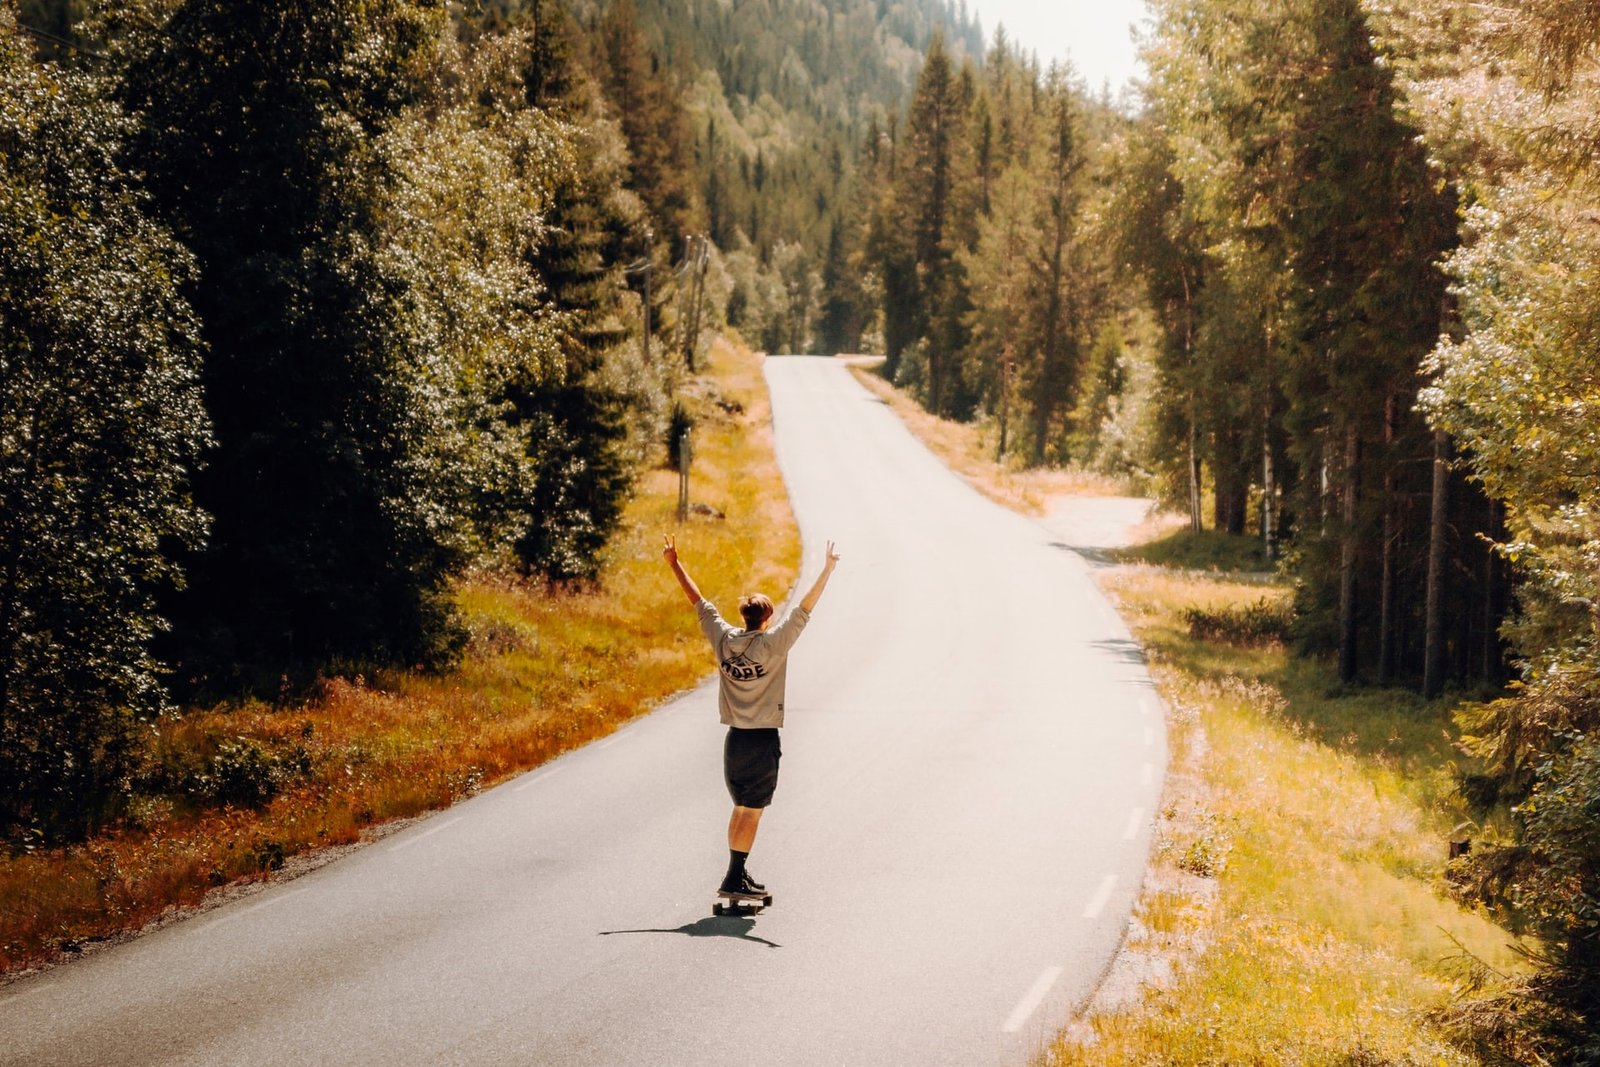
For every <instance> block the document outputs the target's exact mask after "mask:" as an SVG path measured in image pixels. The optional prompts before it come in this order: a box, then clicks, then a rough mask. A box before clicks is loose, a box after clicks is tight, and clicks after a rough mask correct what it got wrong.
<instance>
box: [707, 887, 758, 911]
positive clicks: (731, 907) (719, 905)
mask: <svg viewBox="0 0 1600 1067" xmlns="http://www.w3.org/2000/svg"><path fill="white" fill-rule="evenodd" d="M717 896H719V897H721V898H722V899H721V900H719V901H717V902H716V903H715V904H713V905H711V914H713V915H757V914H759V913H760V911H761V909H762V908H770V907H772V894H771V893H761V894H756V893H730V892H727V891H726V890H722V889H719V890H717Z"/></svg>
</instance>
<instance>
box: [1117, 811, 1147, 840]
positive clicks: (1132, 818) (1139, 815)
mask: <svg viewBox="0 0 1600 1067" xmlns="http://www.w3.org/2000/svg"><path fill="white" fill-rule="evenodd" d="M1143 824H1144V809H1143V808H1134V809H1133V810H1132V811H1130V812H1129V813H1128V828H1127V829H1126V830H1124V831H1122V839H1123V840H1124V841H1132V840H1133V839H1134V838H1136V837H1138V836H1139V827H1140V826H1142V825H1143Z"/></svg>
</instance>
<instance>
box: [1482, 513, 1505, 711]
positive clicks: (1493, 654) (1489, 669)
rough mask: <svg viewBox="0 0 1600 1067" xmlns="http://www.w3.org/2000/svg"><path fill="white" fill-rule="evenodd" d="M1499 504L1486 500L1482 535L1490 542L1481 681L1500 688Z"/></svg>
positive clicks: (1485, 574) (1485, 568) (1485, 578)
mask: <svg viewBox="0 0 1600 1067" xmlns="http://www.w3.org/2000/svg"><path fill="white" fill-rule="evenodd" d="M1500 508H1501V505H1500V502H1499V501H1497V500H1495V499H1493V498H1492V497H1491V498H1489V522H1488V524H1487V526H1486V527H1485V528H1484V534H1485V536H1486V537H1487V538H1488V540H1489V544H1487V545H1485V546H1484V548H1485V552H1484V558H1483V681H1484V682H1485V683H1486V684H1488V685H1500V684H1501V683H1503V682H1504V681H1505V674H1504V667H1505V656H1504V654H1503V653H1502V650H1501V647H1500V613H1501V610H1502V608H1501V605H1502V604H1503V603H1504V601H1503V600H1502V598H1501V582H1502V577H1501V576H1502V574H1503V573H1504V568H1502V567H1501V565H1500V553H1499V551H1497V549H1496V547H1495V546H1496V545H1498V544H1499V542H1500V538H1501V537H1502V536H1503V535H1504V534H1503V531H1502V529H1501V515H1500Z"/></svg>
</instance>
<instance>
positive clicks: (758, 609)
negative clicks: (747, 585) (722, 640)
mask: <svg viewBox="0 0 1600 1067" xmlns="http://www.w3.org/2000/svg"><path fill="white" fill-rule="evenodd" d="M739 615H740V617H741V618H743V619H744V628H745V629H746V630H759V629H761V624H762V623H764V622H766V621H767V620H768V619H770V618H772V601H771V600H769V599H767V595H766V594H765V593H754V594H752V595H750V596H747V597H745V598H744V599H743V600H741V601H739Z"/></svg>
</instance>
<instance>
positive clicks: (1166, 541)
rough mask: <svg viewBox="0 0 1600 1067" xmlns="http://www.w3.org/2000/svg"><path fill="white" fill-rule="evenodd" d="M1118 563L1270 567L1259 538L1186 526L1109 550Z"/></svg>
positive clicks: (1193, 567) (1241, 569)
mask: <svg viewBox="0 0 1600 1067" xmlns="http://www.w3.org/2000/svg"><path fill="white" fill-rule="evenodd" d="M1111 557H1112V559H1113V560H1115V561H1117V562H1119V563H1148V564H1151V565H1153V566H1157V567H1181V568H1184V569H1187V570H1197V571H1218V572H1223V573H1240V572H1260V571H1270V570H1272V564H1271V563H1269V562H1268V561H1267V554H1266V552H1265V550H1264V549H1263V548H1262V545H1261V541H1260V539H1259V538H1254V537H1239V536H1235V535H1233V534H1227V533H1221V532H1218V531H1216V530H1201V531H1200V532H1199V533H1196V532H1194V531H1193V530H1190V529H1189V528H1188V527H1183V528H1182V529H1178V530H1174V531H1172V532H1170V533H1168V534H1166V535H1164V536H1161V537H1158V538H1156V539H1155V540H1153V541H1149V542H1146V543H1144V544H1141V545H1134V546H1132V547H1129V548H1122V549H1117V550H1116V551H1115V552H1113V553H1111Z"/></svg>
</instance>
